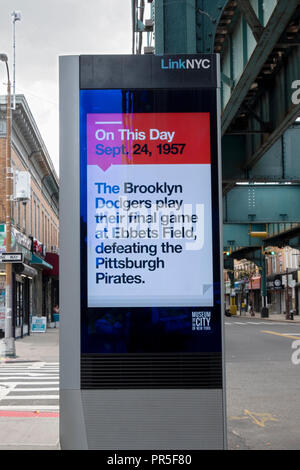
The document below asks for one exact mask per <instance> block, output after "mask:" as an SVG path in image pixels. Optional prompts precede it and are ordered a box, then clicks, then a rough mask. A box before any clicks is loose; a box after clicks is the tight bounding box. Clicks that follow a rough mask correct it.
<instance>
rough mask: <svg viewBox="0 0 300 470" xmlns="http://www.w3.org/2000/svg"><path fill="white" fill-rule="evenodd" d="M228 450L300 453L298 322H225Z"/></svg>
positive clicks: (278, 320) (235, 320)
mask: <svg viewBox="0 0 300 470" xmlns="http://www.w3.org/2000/svg"><path fill="white" fill-rule="evenodd" d="M225 358H226V361H225V364H226V392H227V393H226V395H227V424H228V447H229V449H236V450H239V449H240V450H299V449H300V427H299V422H300V408H299V406H298V397H299V393H300V374H299V372H300V322H299V321H298V318H297V320H296V321H294V322H292V321H280V317H279V319H278V318H276V319H275V318H274V319H272V320H269V321H268V320H266V319H261V320H260V319H258V318H250V317H247V318H245V317H244V318H242V317H231V318H226V319H225Z"/></svg>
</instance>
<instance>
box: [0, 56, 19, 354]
mask: <svg viewBox="0 0 300 470" xmlns="http://www.w3.org/2000/svg"><path fill="white" fill-rule="evenodd" d="M0 60H1V61H2V62H5V65H6V71H7V102H6V164H5V166H6V172H5V174H6V176H5V192H6V203H5V223H6V251H7V252H10V251H11V200H12V190H13V172H12V167H11V88H10V77H9V68H8V58H7V55H6V54H0ZM5 268H6V281H5V337H4V345H3V346H4V347H3V348H2V351H1V354H2V355H3V356H6V357H15V355H16V352H15V339H14V337H13V322H12V320H13V316H12V264H11V263H6V265H5Z"/></svg>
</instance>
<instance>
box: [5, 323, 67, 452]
mask: <svg viewBox="0 0 300 470" xmlns="http://www.w3.org/2000/svg"><path fill="white" fill-rule="evenodd" d="M15 346H16V358H13V359H8V358H0V450H59V357H58V355H59V328H53V329H47V331H46V333H32V334H31V335H30V336H26V337H24V338H22V339H17V340H16V342H15Z"/></svg>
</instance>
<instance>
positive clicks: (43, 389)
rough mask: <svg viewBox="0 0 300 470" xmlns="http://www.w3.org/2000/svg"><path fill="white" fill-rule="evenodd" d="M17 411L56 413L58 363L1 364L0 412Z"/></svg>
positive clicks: (57, 406)
mask: <svg viewBox="0 0 300 470" xmlns="http://www.w3.org/2000/svg"><path fill="white" fill-rule="evenodd" d="M47 401H48V403H50V404H47ZM18 410H22V411H37V410H48V411H51V410H53V411H59V364H58V363H52V364H49V363H46V362H36V363H32V362H25V363H18V364H12V363H0V411H3V412H5V411H18Z"/></svg>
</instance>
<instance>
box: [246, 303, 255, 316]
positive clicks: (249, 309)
mask: <svg viewBox="0 0 300 470" xmlns="http://www.w3.org/2000/svg"><path fill="white" fill-rule="evenodd" d="M248 312H249V313H250V315H251V317H254V316H255V313H254V309H253V305H252V302H249V308H248Z"/></svg>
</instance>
